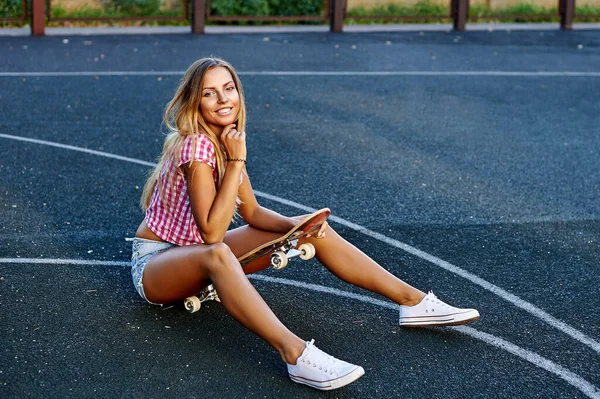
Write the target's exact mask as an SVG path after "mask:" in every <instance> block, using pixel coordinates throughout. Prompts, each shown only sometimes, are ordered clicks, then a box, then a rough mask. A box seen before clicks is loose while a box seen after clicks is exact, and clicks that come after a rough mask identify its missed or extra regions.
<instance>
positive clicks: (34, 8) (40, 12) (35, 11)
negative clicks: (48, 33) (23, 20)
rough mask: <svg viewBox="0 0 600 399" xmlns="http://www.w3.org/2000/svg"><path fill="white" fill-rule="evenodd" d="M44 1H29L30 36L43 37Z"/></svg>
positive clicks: (44, 21) (44, 20)
mask: <svg viewBox="0 0 600 399" xmlns="http://www.w3.org/2000/svg"><path fill="white" fill-rule="evenodd" d="M45 3H46V1H45V0H31V36H44V29H45V24H46V9H45Z"/></svg>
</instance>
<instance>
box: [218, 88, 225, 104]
mask: <svg viewBox="0 0 600 399" xmlns="http://www.w3.org/2000/svg"><path fill="white" fill-rule="evenodd" d="M217 100H218V101H219V102H220V103H224V102H227V96H226V95H225V93H224V92H222V91H220V92H217Z"/></svg>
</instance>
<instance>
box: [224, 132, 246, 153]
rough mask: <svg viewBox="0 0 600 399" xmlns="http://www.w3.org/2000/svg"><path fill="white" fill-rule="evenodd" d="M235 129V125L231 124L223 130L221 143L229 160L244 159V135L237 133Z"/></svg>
mask: <svg viewBox="0 0 600 399" xmlns="http://www.w3.org/2000/svg"><path fill="white" fill-rule="evenodd" d="M235 127H236V125H235V124H231V125H228V126H225V128H223V132H222V133H221V137H220V139H221V143H223V146H224V147H225V151H227V156H228V157H229V158H232V159H234V158H236V159H246V133H244V132H238V131H237V130H236V129H235Z"/></svg>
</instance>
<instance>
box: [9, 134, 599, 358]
mask: <svg viewBox="0 0 600 399" xmlns="http://www.w3.org/2000/svg"><path fill="white" fill-rule="evenodd" d="M0 137H3V138H7V139H14V140H20V141H27V142H31V143H36V144H44V145H51V146H53V147H58V148H64V149H68V150H73V151H80V152H84V153H88V154H94V155H99V156H103V157H106V158H113V159H119V160H124V161H128V162H134V163H137V164H140V165H144V166H151V167H152V166H155V164H154V163H150V162H145V161H141V160H137V159H134V158H128V157H123V156H120V155H113V154H109V153H106V152H101V151H95V150H88V149H86V148H80V147H75V146H70V145H65V144H59V143H53V142H49V141H44V140H36V139H30V138H23V137H19V136H11V135H8V134H1V133H0ZM255 193H256V195H257V196H260V197H262V198H266V199H269V200H272V201H276V202H279V203H281V204H284V205H288V206H291V207H294V208H297V209H300V210H303V211H306V212H314V211H315V210H316V209H314V208H310V207H308V206H305V205H302V204H299V203H297V202H294V201H290V200H286V199H284V198H280V197H277V196H275V195H271V194H267V193H263V192H261V191H257V190H255ZM329 219H330V220H331V221H333V222H336V223H339V224H341V225H343V226H346V227H348V228H350V229H352V230H355V231H357V232H359V233H362V234H364V235H367V236H369V237H372V238H374V239H376V240H379V241H382V242H384V243H386V244H388V245H390V246H393V247H395V248H398V249H401V250H403V251H406V252H408V253H410V254H412V255H414V256H416V257H419V258H421V259H424V260H426V261H428V262H431V263H433V264H434V265H437V266H439V267H441V268H442V269H445V270H447V271H449V272H451V273H454V274H456V275H458V276H460V277H463V278H464V279H467V280H469V281H470V282H472V283H473V284H476V285H478V286H480V287H482V288H484V289H485V290H488V291H490V292H492V293H493V294H495V295H497V296H499V297H500V298H502V299H504V300H505V301H508V302H510V303H512V304H513V305H515V306H517V307H518V308H521V309H523V310H525V311H526V312H528V313H530V314H532V315H533V316H535V317H537V318H539V319H540V320H542V321H544V322H546V323H547V324H549V325H550V326H552V327H554V328H556V329H557V330H560V331H562V332H564V333H565V334H567V335H569V336H571V337H572V338H573V339H575V340H577V341H579V342H580V343H582V344H584V345H586V346H588V347H590V348H592V349H593V350H594V351H596V352H597V353H600V342H598V341H596V340H594V339H592V338H590V337H588V336H587V335H585V334H584V333H582V332H581V331H579V330H577V329H575V328H573V327H571V326H569V325H568V324H566V323H565V322H563V321H561V320H559V319H557V318H556V317H554V316H552V315H551V314H549V313H548V312H546V311H544V310H542V309H540V308H538V307H537V306H535V305H533V304H532V303H530V302H527V301H525V300H524V299H522V298H520V297H518V296H516V295H514V294H512V293H510V292H508V291H506V290H504V289H503V288H500V287H498V286H497V285H494V284H492V283H490V282H489V281H487V280H484V279H482V278H481V277H479V276H477V275H475V274H473V273H471V272H469V271H467V270H464V269H462V268H460V267H458V266H455V265H453V264H451V263H449V262H446V261H445V260H442V259H440V258H438V257H435V256H433V255H430V254H428V253H426V252H423V251H421V250H420V249H417V248H415V247H412V246H410V245H408V244H405V243H403V242H400V241H398V240H395V239H393V238H390V237H387V236H384V235H383V234H380V233H377V232H375V231H372V230H369V229H367V228H366V227H363V226H361V225H358V224H355V223H352V222H349V221H347V220H345V219H342V218H339V217H337V216H330V217H329Z"/></svg>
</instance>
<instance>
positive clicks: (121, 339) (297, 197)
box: [0, 31, 600, 398]
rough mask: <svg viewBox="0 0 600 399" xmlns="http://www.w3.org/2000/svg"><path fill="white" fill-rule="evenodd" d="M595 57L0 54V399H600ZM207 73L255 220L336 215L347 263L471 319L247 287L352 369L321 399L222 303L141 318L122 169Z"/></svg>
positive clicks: (307, 266) (463, 42)
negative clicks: (194, 68) (196, 77)
mask: <svg viewBox="0 0 600 399" xmlns="http://www.w3.org/2000/svg"><path fill="white" fill-rule="evenodd" d="M599 45H600V34H599V33H598V32H594V31H577V32H558V31H556V32H552V31H544V32H535V31H533V32H529V31H528V32H515V31H512V32H502V31H495V32H467V33H461V34H457V33H452V32H436V33H432V32H408V33H406V32H396V33H383V32H380V33H361V34H343V35H335V34H328V33H304V34H264V33H261V34H247V35H241V34H231V35H227V34H225V35H207V36H203V37H193V36H191V35H189V36H188V35H154V36H143V35H139V36H64V37H63V36H60V37H45V38H29V37H20V38H15V37H11V38H7V37H2V38H0V176H1V177H0V206H1V208H0V209H1V210H0V314H2V323H0V334H1V335H0V336H1V338H2V346H1V348H0V397H9V398H12V397H42V396H51V397H83V396H92V395H94V396H98V397H115V396H120V397H142V396H148V397H156V396H163V397H201V396H207V395H210V396H214V397H269V398H270V397H317V396H319V397H321V396H324V397H343V398H360V397H374V398H389V397H409V398H422V397H439V398H448V397H453V398H459V397H490V398H491V397H493V398H496V397H548V398H550V397H551V398H563V397H565V398H566V397H570V398H573V397H577V398H579V397H600V389H599V388H598V387H600V358H599V355H600V343H599V341H600V337H599V336H600V312H599V311H598V309H599V308H600V296H599V295H598V288H597V287H598V285H599V283H600V277H599V276H600V265H599V260H598V259H599V255H600V253H599V252H600V251H599V250H598V242H599V240H600V222H599V217H600V206H599V201H598V198H599V195H600V174H599V173H598V169H599V166H600V161H599V160H598V159H599V157H598V150H599V149H600V135H599V134H598V133H599V128H598V126H599V124H598V122H599V121H598V115H600V102H599V101H598V95H599V93H600V76H598V72H600V71H599V70H598V65H600V52H599V51H598V50H599ZM208 55H216V56H221V57H223V58H225V59H227V60H229V61H230V62H232V63H233V64H234V66H236V67H237V69H238V70H239V72H240V73H241V77H242V81H243V84H244V89H245V93H246V98H247V107H248V112H249V123H248V127H247V133H248V151H249V156H248V160H249V165H248V169H249V174H250V177H251V180H252V183H253V186H254V188H255V189H256V190H258V191H259V193H260V194H261V195H260V196H259V201H260V202H261V203H262V204H264V205H266V206H268V207H271V208H272V209H275V210H277V211H279V212H282V213H284V214H288V215H293V214H302V213H305V212H306V208H304V207H308V208H321V207H330V208H331V209H332V211H333V215H334V216H336V217H338V218H340V219H336V221H333V222H332V226H333V227H334V228H336V229H337V231H338V232H339V233H340V234H342V235H343V236H344V237H346V238H347V239H348V240H349V241H350V242H352V243H354V244H355V245H356V246H358V247H359V248H361V249H362V250H363V251H364V252H366V253H368V254H369V255H371V256H372V257H373V258H374V259H375V260H377V261H378V262H380V263H381V264H382V265H383V266H384V267H386V268H387V269H388V270H390V271H392V272H393V273H395V274H396V275H398V276H399V277H401V278H402V279H404V280H406V281H407V282H409V283H410V284H412V285H414V286H416V287H418V288H420V289H423V290H430V289H431V290H434V292H435V293H436V294H437V295H438V296H439V297H440V298H441V299H443V300H446V301H447V302H449V303H451V304H454V305H458V306H463V307H476V308H477V309H479V311H480V313H481V315H482V317H481V319H480V320H478V321H477V322H475V323H473V324H471V325H469V326H468V328H429V329H401V328H400V327H398V326H397V316H398V315H397V311H395V310H394V309H393V308H392V307H390V304H389V302H381V301H382V300H383V298H380V297H377V296H376V295H374V294H370V293H368V292H365V291H363V290H360V289H357V288H353V287H350V286H349V285H347V284H345V283H343V282H340V281H338V280H336V279H335V278H334V277H332V276H331V275H329V274H328V273H327V272H326V271H324V269H323V268H322V267H321V266H320V265H319V264H318V263H316V262H314V261H310V262H305V263H303V262H291V264H290V265H289V266H288V267H287V268H286V269H284V270H282V271H265V272H263V273H261V274H260V275H258V276H257V277H255V278H254V279H253V280H252V281H253V283H254V284H255V286H256V287H257V289H258V290H259V292H260V293H261V294H262V295H263V296H264V297H265V300H266V301H267V302H268V303H269V304H270V305H271V306H272V308H273V310H274V311H275V313H276V314H277V315H278V316H279V317H280V318H281V319H282V320H283V321H284V323H285V324H286V325H288V326H289V327H290V329H291V330H292V331H294V332H295V333H297V334H298V335H299V336H301V337H303V338H305V339H311V338H315V340H316V344H317V345H318V346H319V347H320V348H322V349H324V350H326V351H328V352H329V353H331V354H333V355H335V356H338V357H340V358H342V359H345V360H348V361H351V362H354V363H356V364H359V365H361V366H363V367H364V368H365V371H366V374H365V376H363V377H362V378H361V379H359V380H358V381H357V382H355V383H353V384H351V385H349V386H348V387H345V388H343V389H340V390H336V391H332V392H326V393H324V392H319V391H315V390H311V389H310V388H308V387H305V386H300V385H297V384H294V383H292V382H291V381H289V379H288V378H287V374H286V370H285V367H284V364H283V363H282V362H281V361H280V359H279V358H278V356H277V354H276V353H275V352H274V351H273V350H272V349H270V348H269V347H268V346H267V345H266V344H265V343H264V342H262V341H261V340H260V339H259V338H257V337H256V336H254V335H252V334H250V333H248V332H247V331H246V330H244V329H243V327H241V326H239V325H238V324H237V323H236V322H235V321H234V320H233V319H232V318H231V317H229V316H228V315H227V314H226V313H225V312H224V310H223V308H222V307H221V305H220V304H218V303H210V304H208V305H207V306H205V307H203V309H202V310H201V312H199V313H197V314H194V315H188V314H187V313H185V312H184V311H182V310H178V309H169V310H161V309H159V308H157V307H152V306H150V305H146V304H144V303H143V302H142V301H141V300H140V298H139V297H138V296H137V294H136V293H135V291H134V290H133V287H132V284H131V278H130V274H129V269H128V267H127V266H124V265H125V263H126V262H127V261H128V258H129V256H130V253H129V251H130V247H129V243H128V242H127V241H126V240H125V238H126V237H131V236H132V235H133V234H134V232H135V229H136V228H137V225H138V224H139V222H140V220H141V217H142V215H141V213H140V210H139V208H138V206H137V203H138V200H139V195H140V188H141V187H142V186H143V183H144V179H145V176H146V174H147V173H148V171H149V166H146V165H143V164H140V163H136V160H137V161H143V162H142V163H144V162H146V163H151V162H153V161H154V160H155V159H156V157H157V156H158V155H159V153H160V150H161V146H162V136H161V133H160V123H161V116H162V110H163V109H164V106H165V103H166V102H167V101H168V100H169V99H170V96H171V95H172V93H173V91H174V90H175V87H176V85H177V83H178V80H179V78H180V77H181V74H180V73H181V72H182V71H184V70H185V69H186V68H187V66H189V64H190V63H191V62H193V61H194V60H195V59H197V58H200V57H202V56H208ZM284 72H285V73H284ZM342 72H343V73H342ZM365 72H367V73H365ZM385 73H387V74H385ZM18 138H24V139H33V140H39V141H38V142H32V141H22V140H18ZM54 144H56V145H58V146H56V145H54ZM61 146H62V147H61ZM65 146H73V147H71V148H66V147H65ZM85 150H94V151H99V152H101V154H99V153H96V154H92V153H89V152H84V151H85ZM113 155H118V156H122V157H129V158H131V159H130V160H129V161H127V160H123V159H116V158H114V157H111V156H113ZM267 196H273V197H268V198H267ZM287 201H293V202H294V203H295V204H294V203H289V202H287ZM419 251H420V252H419ZM307 284H314V285H312V286H311V285H307ZM340 291H343V292H344V293H350V294H353V295H354V297H349V296H347V295H346V296H344V293H342V292H340Z"/></svg>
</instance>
